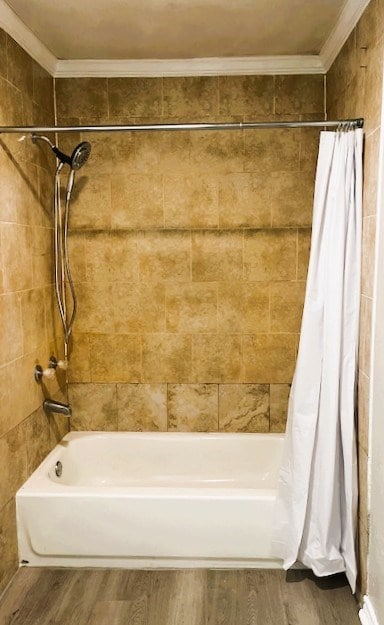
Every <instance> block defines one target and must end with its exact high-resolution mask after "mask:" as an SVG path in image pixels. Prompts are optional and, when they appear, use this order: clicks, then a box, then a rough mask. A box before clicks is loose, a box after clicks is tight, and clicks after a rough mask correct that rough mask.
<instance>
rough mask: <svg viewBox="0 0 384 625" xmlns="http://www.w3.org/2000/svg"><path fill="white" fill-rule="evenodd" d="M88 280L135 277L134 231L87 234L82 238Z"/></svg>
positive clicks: (134, 279) (136, 257)
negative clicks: (83, 240) (83, 239)
mask: <svg viewBox="0 0 384 625" xmlns="http://www.w3.org/2000/svg"><path fill="white" fill-rule="evenodd" d="M85 255H86V278H87V280H88V281H89V282H94V281H98V282H106V283H109V284H111V283H112V282H135V281H137V280H138V276H139V271H138V269H139V265H138V249H137V235H136V234H135V233H120V232H113V233H107V234H104V233H100V234H88V235H87V236H86V238H85Z"/></svg>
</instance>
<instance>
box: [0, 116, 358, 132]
mask: <svg viewBox="0 0 384 625" xmlns="http://www.w3.org/2000/svg"><path fill="white" fill-rule="evenodd" d="M363 126H364V119H362V118H359V119H341V120H336V121H327V120H320V121H304V122H301V121H297V122H212V123H186V124H137V125H129V126H126V125H102V126H0V134H7V133H25V134H28V133H32V134H33V133H37V132H38V133H46V132H152V131H160V130H171V131H172V130H173V131H175V130H248V129H252V128H254V129H258V128H261V129H262V128H333V127H340V128H341V129H345V128H349V127H350V128H363Z"/></svg>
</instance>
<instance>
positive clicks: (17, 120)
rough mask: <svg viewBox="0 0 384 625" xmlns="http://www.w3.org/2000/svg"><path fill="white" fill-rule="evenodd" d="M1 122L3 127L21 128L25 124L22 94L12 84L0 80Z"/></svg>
mask: <svg viewBox="0 0 384 625" xmlns="http://www.w3.org/2000/svg"><path fill="white" fill-rule="evenodd" d="M0 93H1V104H0V121H1V125H2V126H19V125H21V124H22V123H23V96H22V92H21V91H20V90H19V89H18V88H17V87H14V86H13V85H12V84H11V83H9V82H5V81H4V80H3V79H2V78H1V79H0Z"/></svg>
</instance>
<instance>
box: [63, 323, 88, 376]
mask: <svg viewBox="0 0 384 625" xmlns="http://www.w3.org/2000/svg"><path fill="white" fill-rule="evenodd" d="M68 381H69V382H70V383H73V382H83V383H84V382H90V381H91V350H90V344H89V336H88V334H78V333H75V334H73V336H72V339H71V343H70V351H69V365H68Z"/></svg>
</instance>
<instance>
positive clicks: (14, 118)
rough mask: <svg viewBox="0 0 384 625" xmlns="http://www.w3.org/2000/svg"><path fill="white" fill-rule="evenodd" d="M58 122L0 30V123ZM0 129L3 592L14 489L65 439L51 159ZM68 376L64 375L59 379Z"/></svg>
mask: <svg viewBox="0 0 384 625" xmlns="http://www.w3.org/2000/svg"><path fill="white" fill-rule="evenodd" d="M39 123H42V124H53V123H54V115H53V81H52V78H50V77H49V76H48V74H47V73H46V72H45V71H44V70H42V69H41V68H40V67H39V66H38V65H37V64H36V63H35V62H34V61H32V59H31V58H30V57H29V56H28V55H27V54H26V53H25V52H24V51H23V50H22V49H21V48H20V47H19V46H18V45H17V44H16V43H15V42H14V41H13V40H12V39H11V38H10V37H8V36H7V35H6V34H5V33H4V32H3V31H1V30H0V124H1V125H13V124H15V125H17V124H22V125H23V124H24V125H27V124H39ZM18 138H19V137H18V136H15V137H12V136H10V135H1V136H0V170H1V176H0V319H1V328H0V592H1V591H2V590H3V588H4V587H5V586H6V584H7V582H8V581H9V580H10V578H11V577H12V575H13V573H14V572H15V570H16V568H17V561H18V558H17V546H16V525H15V500H14V497H15V492H16V490H17V489H18V488H19V487H20V486H21V484H22V483H23V482H24V481H25V480H26V478H27V477H28V475H30V473H31V472H32V471H33V470H34V469H35V468H36V466H37V465H38V464H39V463H40V461H41V460H42V458H43V457H44V456H45V455H46V453H48V451H49V450H50V449H51V448H52V446H53V445H54V444H55V443H56V441H57V440H58V438H61V435H62V433H63V430H64V428H65V425H66V423H65V422H64V421H63V419H58V420H53V419H48V417H47V416H46V415H45V414H44V412H43V411H42V409H41V404H42V401H43V399H44V392H45V394H54V395H55V396H60V391H59V386H60V385H59V383H58V382H57V381H55V382H53V383H52V384H51V385H50V387H49V388H45V389H43V388H41V387H39V386H38V385H37V384H36V382H35V381H34V379H33V371H34V367H35V363H36V362H40V363H41V364H42V365H43V366H44V367H46V366H47V364H48V359H49V355H50V353H51V351H52V352H54V353H56V354H59V353H60V348H61V340H60V336H61V332H60V327H59V325H58V323H57V319H55V313H54V307H53V287H52V261H51V241H52V231H51V216H50V213H51V191H52V189H53V178H52V166H54V159H52V157H51V156H50V155H49V156H48V154H47V152H46V151H45V149H41V147H38V146H34V145H33V144H32V142H31V141H30V140H27V141H25V142H23V143H20V142H19V141H18V140H17V139H18ZM61 382H63V380H62V381H61Z"/></svg>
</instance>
